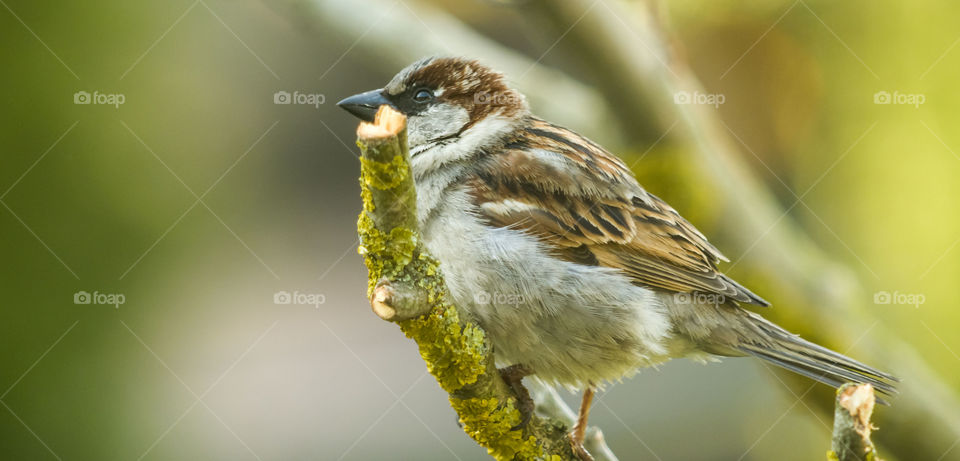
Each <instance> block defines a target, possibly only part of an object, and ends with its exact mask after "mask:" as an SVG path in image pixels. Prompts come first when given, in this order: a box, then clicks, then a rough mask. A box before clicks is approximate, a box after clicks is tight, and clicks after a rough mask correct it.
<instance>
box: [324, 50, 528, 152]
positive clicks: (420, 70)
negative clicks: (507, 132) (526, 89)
mask: <svg viewBox="0 0 960 461" xmlns="http://www.w3.org/2000/svg"><path fill="white" fill-rule="evenodd" d="M384 104H388V105H390V106H392V107H393V108H395V109H397V110H398V111H400V112H401V113H403V114H404V115H406V116H407V132H408V133H407V138H408V141H409V143H410V148H411V150H415V149H416V148H418V147H421V146H425V145H430V144H434V143H437V142H443V141H446V140H454V138H457V137H459V136H461V135H463V134H464V133H465V132H466V131H467V130H469V129H470V128H471V127H473V126H475V125H477V124H478V123H480V122H481V121H483V120H485V119H487V118H489V117H496V118H499V119H506V120H511V119H519V118H521V117H523V116H525V115H527V114H528V108H527V103H526V100H525V99H524V97H523V95H522V94H520V92H518V91H516V90H514V89H512V88H510V87H509V86H508V85H507V83H506V81H505V78H504V76H503V74H501V73H499V72H496V71H494V70H492V69H490V68H489V67H486V66H484V65H482V64H480V63H479V62H477V61H474V60H468V59H463V58H452V57H441V58H437V57H431V58H426V59H422V60H420V61H417V62H415V63H413V64H411V65H409V66H407V68H405V69H403V70H402V71H400V73H398V74H397V75H396V76H394V77H393V79H391V80H390V82H389V83H387V85H386V86H384V87H383V88H381V89H377V90H373V91H368V92H366V93H360V94H357V95H354V96H350V97H349V98H346V99H344V100H342V101H340V102H338V103H337V105H338V106H340V107H342V108H343V109H345V110H347V111H348V112H350V113H351V114H353V115H355V116H357V117H358V118H360V119H362V120H365V121H368V122H370V121H373V117H374V115H375V114H376V112H377V109H378V108H379V107H380V106H381V105H384Z"/></svg>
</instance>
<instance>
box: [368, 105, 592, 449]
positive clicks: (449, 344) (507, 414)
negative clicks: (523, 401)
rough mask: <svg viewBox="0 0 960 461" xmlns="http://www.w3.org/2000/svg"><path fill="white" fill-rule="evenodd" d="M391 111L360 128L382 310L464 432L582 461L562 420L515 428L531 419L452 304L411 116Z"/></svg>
mask: <svg viewBox="0 0 960 461" xmlns="http://www.w3.org/2000/svg"><path fill="white" fill-rule="evenodd" d="M387 111H389V108H386V107H384V108H381V111H380V113H378V116H377V121H376V122H375V123H374V124H373V125H369V124H364V125H361V127H360V128H359V129H358V131H357V134H358V140H357V145H358V146H359V147H360V151H361V174H360V186H361V188H362V190H361V195H362V198H363V211H362V212H361V213H360V218H359V222H358V225H357V227H358V231H359V233H360V240H361V246H360V253H361V254H362V255H363V256H364V258H365V262H366V265H367V269H368V270H369V286H368V293H367V294H368V296H369V297H371V300H372V302H373V303H374V311H375V312H376V313H377V314H378V315H380V316H381V317H382V318H385V319H388V320H391V321H394V322H396V323H397V324H398V325H399V326H400V329H401V330H402V331H403V333H404V334H405V335H406V336H407V337H409V338H411V339H413V340H414V341H416V343H417V345H418V346H419V348H420V355H421V356H422V357H423V360H424V362H426V365H427V369H428V370H429V371H430V373H431V374H432V375H433V376H434V377H435V378H436V379H437V382H438V383H439V384H440V387H442V388H443V390H445V391H446V392H447V393H449V394H450V404H451V406H452V407H453V409H454V410H455V411H456V412H457V414H458V415H459V417H460V422H461V423H462V425H463V429H464V431H465V432H466V433H467V434H468V435H470V437H472V438H473V439H474V440H476V441H477V443H479V444H480V445H482V446H483V447H485V448H487V451H488V452H489V453H490V454H491V455H492V456H493V457H494V458H496V459H498V460H551V461H558V460H574V459H576V458H575V456H574V454H573V452H572V450H571V448H570V442H569V439H568V437H567V432H566V427H565V425H564V424H563V423H562V422H559V421H555V420H552V419H545V418H542V417H539V416H537V415H533V417H532V418H531V420H530V422H529V423H528V424H527V425H526V426H525V428H523V429H517V430H514V429H512V428H513V427H514V426H516V425H517V424H518V423H519V422H520V420H521V418H522V417H521V414H520V412H519V411H518V410H517V400H516V396H515V395H514V394H513V392H512V391H511V389H510V388H509V386H508V385H507V384H506V383H505V382H504V381H503V379H501V377H500V374H499V372H498V371H497V369H496V367H495V361H494V357H493V351H492V349H491V348H490V345H489V342H488V341H487V338H486V335H485V333H484V331H483V330H482V329H481V328H480V327H479V326H477V325H476V324H475V323H474V322H472V321H471V320H470V319H469V318H467V317H466V316H465V315H463V314H462V313H461V312H460V311H458V309H457V307H456V306H454V305H453V304H452V303H451V302H450V300H449V296H448V295H447V292H446V286H445V284H444V281H443V275H442V274H441V273H440V269H439V265H438V263H437V261H436V260H435V259H433V258H432V257H431V256H430V255H428V254H427V253H426V252H425V250H424V248H423V246H422V245H421V243H420V241H419V234H418V230H417V221H416V191H415V188H414V183H413V178H412V176H411V173H410V164H409V151H408V148H407V142H406V128H405V124H404V123H405V121H404V120H403V118H402V115H399V114H396V113H395V112H394V113H393V114H390V113H389V112H387ZM388 117H393V119H394V121H395V124H394V126H392V127H391V126H389V125H390V123H389V122H387V121H386V119H387V118H388ZM398 117H399V118H398ZM396 120H399V122H396ZM378 127H379V128H382V129H376V128H378ZM398 293H403V296H400V295H398Z"/></svg>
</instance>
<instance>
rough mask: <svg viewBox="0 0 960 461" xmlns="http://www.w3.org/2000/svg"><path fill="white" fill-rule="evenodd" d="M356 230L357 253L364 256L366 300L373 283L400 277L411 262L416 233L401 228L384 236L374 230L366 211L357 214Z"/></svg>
mask: <svg viewBox="0 0 960 461" xmlns="http://www.w3.org/2000/svg"><path fill="white" fill-rule="evenodd" d="M357 230H358V232H359V233H360V246H359V247H358V248H357V252H359V253H360V254H361V255H363V256H364V262H365V263H366V265H367V270H368V271H369V277H368V278H369V282H370V283H369V284H368V286H367V296H368V297H369V296H370V295H371V294H373V288H374V287H375V286H376V284H377V281H379V280H380V279H381V278H382V277H386V278H388V279H391V280H395V279H398V278H400V277H399V276H400V274H401V272H402V271H403V270H404V269H405V268H406V267H407V265H408V264H410V262H411V261H413V260H414V253H415V252H416V248H417V243H416V234H415V233H414V232H413V230H411V229H405V228H402V227H395V228H393V229H391V230H390V233H389V234H384V233H383V232H380V230H379V229H377V227H376V226H375V225H374V223H373V220H372V219H371V218H370V214H369V213H367V212H366V211H362V212H360V217H359V219H358V220H357Z"/></svg>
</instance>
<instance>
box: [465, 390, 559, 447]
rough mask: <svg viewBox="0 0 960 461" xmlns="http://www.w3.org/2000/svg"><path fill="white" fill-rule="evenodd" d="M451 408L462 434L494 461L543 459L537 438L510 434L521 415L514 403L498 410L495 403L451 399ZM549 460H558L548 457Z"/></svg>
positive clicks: (518, 433) (497, 404) (492, 401)
mask: <svg viewBox="0 0 960 461" xmlns="http://www.w3.org/2000/svg"><path fill="white" fill-rule="evenodd" d="M450 405H451V406H453V409H454V410H456V412H457V414H458V415H460V423H461V424H463V430H464V432H466V433H467V435H469V436H470V437H472V438H473V439H474V440H476V441H477V443H479V444H480V445H482V446H484V447H487V452H488V453H490V456H493V457H494V458H495V459H497V460H539V459H544V458H545V454H544V452H543V448H542V447H541V446H540V445H539V444H538V443H537V439H536V437H533V436H529V437H524V436H523V431H517V430H511V429H512V428H513V427H514V426H516V425H517V424H518V423H519V422H520V412H519V411H517V410H516V409H515V408H514V407H513V401H512V400H511V401H509V402H508V403H507V405H506V406H501V405H500V402H499V401H498V400H497V399H458V398H456V397H451V398H450ZM550 459H560V458H559V457H558V456H556V455H554V456H551V457H550Z"/></svg>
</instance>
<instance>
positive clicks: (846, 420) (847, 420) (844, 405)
mask: <svg viewBox="0 0 960 461" xmlns="http://www.w3.org/2000/svg"><path fill="white" fill-rule="evenodd" d="M873 405H874V396H873V387H872V386H870V385H869V384H844V385H843V386H842V387H840V389H838V390H837V403H836V409H835V410H834V416H833V418H834V419H833V446H832V448H833V450H831V451H830V452H829V453H827V459H828V460H829V461H881V460H880V458H878V457H877V449H876V448H874V446H873V441H871V440H870V431H872V430H873V429H875V428H874V427H873V426H872V425H871V424H870V415H871V414H873Z"/></svg>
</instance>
